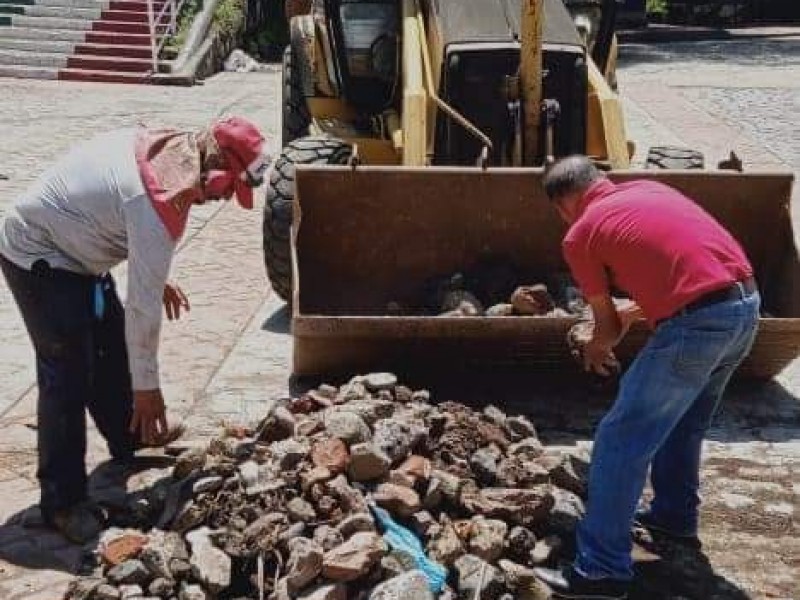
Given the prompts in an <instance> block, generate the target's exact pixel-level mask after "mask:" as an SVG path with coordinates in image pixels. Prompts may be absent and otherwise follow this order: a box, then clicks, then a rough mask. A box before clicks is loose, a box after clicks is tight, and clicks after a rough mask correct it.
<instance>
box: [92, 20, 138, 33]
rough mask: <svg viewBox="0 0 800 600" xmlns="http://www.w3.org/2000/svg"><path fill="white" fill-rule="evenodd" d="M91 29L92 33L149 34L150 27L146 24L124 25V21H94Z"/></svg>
mask: <svg viewBox="0 0 800 600" xmlns="http://www.w3.org/2000/svg"><path fill="white" fill-rule="evenodd" d="M91 28H92V31H110V32H115V33H139V34H149V33H150V26H149V25H148V24H147V23H125V22H124V21H95V22H94V23H92V24H91Z"/></svg>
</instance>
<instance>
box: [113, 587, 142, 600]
mask: <svg viewBox="0 0 800 600" xmlns="http://www.w3.org/2000/svg"><path fill="white" fill-rule="evenodd" d="M142 596H144V591H143V590H142V586H140V585H135V584H130V585H121V586H119V597H120V600H133V599H134V598H136V600H142Z"/></svg>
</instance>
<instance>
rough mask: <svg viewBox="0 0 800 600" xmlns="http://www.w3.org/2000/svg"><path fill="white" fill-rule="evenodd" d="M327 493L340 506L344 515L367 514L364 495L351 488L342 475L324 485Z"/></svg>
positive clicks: (367, 509)
mask: <svg viewBox="0 0 800 600" xmlns="http://www.w3.org/2000/svg"><path fill="white" fill-rule="evenodd" d="M326 486H327V488H328V491H329V492H330V493H331V495H332V496H333V497H335V498H336V499H337V500H338V501H339V503H340V504H341V505H342V507H343V508H344V510H345V512H346V513H361V512H369V508H368V507H367V499H366V498H365V497H364V494H363V493H362V492H361V491H360V490H357V489H356V488H354V487H353V486H351V485H350V484H349V483H348V482H347V478H346V477H345V476H344V475H339V476H338V477H334V478H333V479H331V480H330V481H329V482H328V483H327V484H326Z"/></svg>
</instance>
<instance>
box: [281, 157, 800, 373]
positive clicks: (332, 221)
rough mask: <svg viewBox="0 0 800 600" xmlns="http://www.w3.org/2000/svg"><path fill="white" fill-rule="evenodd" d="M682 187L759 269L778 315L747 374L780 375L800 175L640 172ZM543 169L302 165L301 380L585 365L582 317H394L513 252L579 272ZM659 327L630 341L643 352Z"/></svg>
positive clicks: (796, 299) (790, 348)
mask: <svg viewBox="0 0 800 600" xmlns="http://www.w3.org/2000/svg"><path fill="white" fill-rule="evenodd" d="M634 178H648V179H655V180H658V181H662V182H664V183H666V184H669V185H672V186H674V187H676V188H678V189H679V190H681V191H683V192H684V193H686V194H687V195H688V196H690V197H691V198H693V199H695V200H696V201H697V202H698V203H700V204H701V205H702V206H703V207H705V208H706V209H707V210H708V211H709V212H710V213H711V214H713V215H714V216H715V217H716V218H717V219H718V220H719V221H720V222H722V223H723V224H724V225H725V226H726V227H727V228H728V229H729V230H730V231H731V232H732V233H733V235H735V236H736V238H737V239H738V240H739V241H740V242H741V244H742V245H743V247H744V248H745V250H746V252H747V254H748V256H749V257H750V260H751V261H752V263H753V265H754V268H755V270H756V276H757V279H758V281H759V284H760V286H761V289H762V294H763V297H764V309H765V311H766V312H767V313H769V315H770V316H769V317H765V318H762V319H761V329H760V332H759V336H758V340H757V342H756V345H755V348H754V349H753V352H752V354H751V356H750V358H749V359H748V361H747V363H746V364H745V365H743V367H742V369H741V372H742V373H743V374H745V375H749V376H754V377H759V378H765V377H770V376H772V375H774V374H776V373H778V372H779V371H780V370H781V369H783V368H784V367H785V366H786V365H787V364H788V362H790V361H791V360H792V359H794V358H795V357H797V356H798V352H799V351H800V285H798V284H799V283H800V262H798V253H797V250H796V247H795V242H794V238H793V232H792V225H791V220H790V216H789V215H790V212H789V203H790V195H791V194H790V193H791V186H792V176H791V175H790V174H760V173H759V174H755V173H753V174H750V173H748V174H739V173H730V172H722V171H719V172H709V171H706V172H704V171H628V172H616V173H614V174H613V175H612V179H614V180H615V181H627V180H630V179H634ZM541 179H542V171H541V169H490V170H487V171H482V170H480V169H471V168H438V167H428V168H404V167H358V168H355V169H353V168H349V167H311V166H308V167H306V166H301V167H298V170H297V180H296V184H297V188H296V196H295V198H296V199H295V203H296V204H295V212H294V214H295V221H294V224H293V234H292V237H293V239H292V254H293V257H292V259H293V269H294V273H293V275H294V297H293V300H294V301H293V318H292V331H293V335H294V341H295V346H294V372H295V374H296V375H320V376H321V375H325V376H335V375H337V374H339V375H343V374H347V373H352V372H358V371H364V370H368V369H373V370H374V369H384V370H392V371H394V372H396V373H398V374H412V373H418V372H425V371H426V370H427V369H429V368H430V367H431V366H435V368H436V370H437V371H439V372H441V371H442V370H446V369H447V368H448V367H453V368H461V369H464V368H466V369H471V368H473V367H485V366H494V365H519V366H524V367H525V368H527V369H530V368H537V369H541V370H543V371H548V372H562V373H563V372H567V373H570V372H574V371H575V369H576V367H575V365H574V364H572V362H571V361H572V359H571V358H570V356H569V353H568V350H567V347H566V344H565V335H566V332H567V330H568V329H569V327H570V326H571V325H572V323H574V319H572V318H552V319H551V318H546V319H538V318H531V317H454V318H450V317H431V316H413V315H412V316H387V306H388V305H389V304H390V303H395V304H396V305H400V306H403V305H404V304H405V303H408V302H411V301H412V299H413V298H414V297H415V296H416V295H417V294H418V293H419V288H420V284H421V283H422V282H423V281H425V280H427V279H430V278H432V277H437V276H442V275H446V274H448V273H453V272H456V271H459V270H462V269H464V268H465V267H466V266H467V265H469V264H471V263H473V262H474V261H476V260H477V259H478V258H479V257H480V256H485V255H487V254H493V255H503V256H505V257H508V258H509V259H510V260H512V261H513V262H514V263H515V264H517V265H519V266H520V267H522V268H523V269H524V270H525V272H526V273H527V274H529V276H530V277H531V280H530V281H525V282H520V283H532V282H534V281H536V278H540V279H539V280H541V279H542V278H545V277H547V276H548V275H552V274H554V273H559V272H566V271H567V267H566V265H565V264H564V262H563V260H562V258H561V250H560V241H561V238H562V236H563V234H564V226H563V224H562V223H561V221H560V220H559V218H558V216H557V215H556V213H555V211H554V210H553V208H552V207H551V206H550V205H549V203H548V201H547V199H546V197H545V195H544V193H543V191H542V186H541ZM647 335H648V332H647V330H646V328H645V327H644V326H642V327H638V328H636V329H635V330H634V331H632V332H631V333H630V334H629V336H628V337H627V338H626V341H625V342H624V343H623V344H622V345H621V347H620V348H619V355H620V358H621V359H623V360H626V359H630V358H631V357H632V356H633V355H634V354H635V352H636V351H637V350H638V349H639V348H640V347H641V345H642V344H643V343H644V341H645V340H646V338H647Z"/></svg>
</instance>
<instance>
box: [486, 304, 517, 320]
mask: <svg viewBox="0 0 800 600" xmlns="http://www.w3.org/2000/svg"><path fill="white" fill-rule="evenodd" d="M513 314H514V305H513V304H495V305H493V306H490V307H489V308H487V309H486V316H487V317H510V316H511V315H513Z"/></svg>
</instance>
